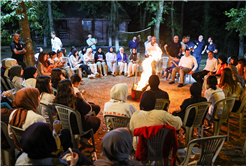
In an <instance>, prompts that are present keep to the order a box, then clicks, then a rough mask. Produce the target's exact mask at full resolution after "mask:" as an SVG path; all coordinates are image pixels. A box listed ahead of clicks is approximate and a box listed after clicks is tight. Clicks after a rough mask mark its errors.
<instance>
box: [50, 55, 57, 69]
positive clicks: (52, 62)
mask: <svg viewBox="0 0 246 166" xmlns="http://www.w3.org/2000/svg"><path fill="white" fill-rule="evenodd" d="M49 55H50V58H49V59H48V60H49V62H50V64H51V65H54V68H56V65H57V62H56V57H57V54H56V52H54V51H53V52H50V53H49Z"/></svg>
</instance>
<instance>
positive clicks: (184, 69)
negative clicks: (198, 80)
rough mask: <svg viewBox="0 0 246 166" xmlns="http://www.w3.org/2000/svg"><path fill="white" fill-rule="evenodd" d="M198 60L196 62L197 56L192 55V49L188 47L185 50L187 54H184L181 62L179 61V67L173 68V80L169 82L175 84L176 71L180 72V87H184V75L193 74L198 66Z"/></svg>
mask: <svg viewBox="0 0 246 166" xmlns="http://www.w3.org/2000/svg"><path fill="white" fill-rule="evenodd" d="M193 65H194V67H193V68H192V66H193ZM197 66H198V65H197V62H196V58H195V57H193V56H192V55H190V50H189V49H186V50H185V56H182V58H181V60H180V62H179V67H175V68H173V71H172V81H171V82H169V84H173V83H174V80H175V76H176V73H178V72H179V74H180V83H179V85H178V87H182V86H184V77H185V74H189V75H191V74H193V72H194V71H195V70H196V68H197Z"/></svg>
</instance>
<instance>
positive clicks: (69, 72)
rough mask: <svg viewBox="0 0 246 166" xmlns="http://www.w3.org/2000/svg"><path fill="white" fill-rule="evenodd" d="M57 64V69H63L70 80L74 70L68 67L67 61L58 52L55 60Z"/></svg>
mask: <svg viewBox="0 0 246 166" xmlns="http://www.w3.org/2000/svg"><path fill="white" fill-rule="evenodd" d="M55 61H56V62H57V66H56V68H59V69H62V72H63V74H64V75H65V77H67V78H69V77H70V76H71V75H72V70H71V68H70V66H68V65H67V59H66V58H65V57H64V56H63V53H62V52H61V51H59V50H57V57H56V58H55Z"/></svg>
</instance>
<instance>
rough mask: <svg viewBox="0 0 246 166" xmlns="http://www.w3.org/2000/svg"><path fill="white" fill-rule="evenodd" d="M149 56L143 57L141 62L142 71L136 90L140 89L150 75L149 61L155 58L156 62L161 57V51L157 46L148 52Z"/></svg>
mask: <svg viewBox="0 0 246 166" xmlns="http://www.w3.org/2000/svg"><path fill="white" fill-rule="evenodd" d="M149 54H150V56H149V57H148V58H145V60H144V61H143V62H142V67H143V73H142V74H141V78H140V81H139V82H138V85H137V88H136V90H142V89H143V88H144V87H145V86H146V85H147V84H148V81H149V77H150V76H151V75H152V66H151V63H152V62H153V61H154V60H155V61H156V62H157V61H159V60H160V59H161V55H162V51H161V49H160V48H159V47H158V48H157V50H155V51H151V52H149Z"/></svg>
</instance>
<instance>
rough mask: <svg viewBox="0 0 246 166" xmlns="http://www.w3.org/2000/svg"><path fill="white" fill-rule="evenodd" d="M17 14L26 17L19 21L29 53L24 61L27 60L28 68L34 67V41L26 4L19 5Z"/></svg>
mask: <svg viewBox="0 0 246 166" xmlns="http://www.w3.org/2000/svg"><path fill="white" fill-rule="evenodd" d="M17 14H18V15H22V16H24V18H23V17H22V18H21V19H20V20H19V28H20V34H21V38H22V41H23V43H24V44H25V48H26V51H27V52H26V54H25V56H24V60H25V63H26V66H34V64H35V60H34V53H33V45H32V39H31V34H30V26H29V22H28V16H27V9H26V4H25V3H24V2H23V1H22V2H21V3H19V6H18V9H17Z"/></svg>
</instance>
